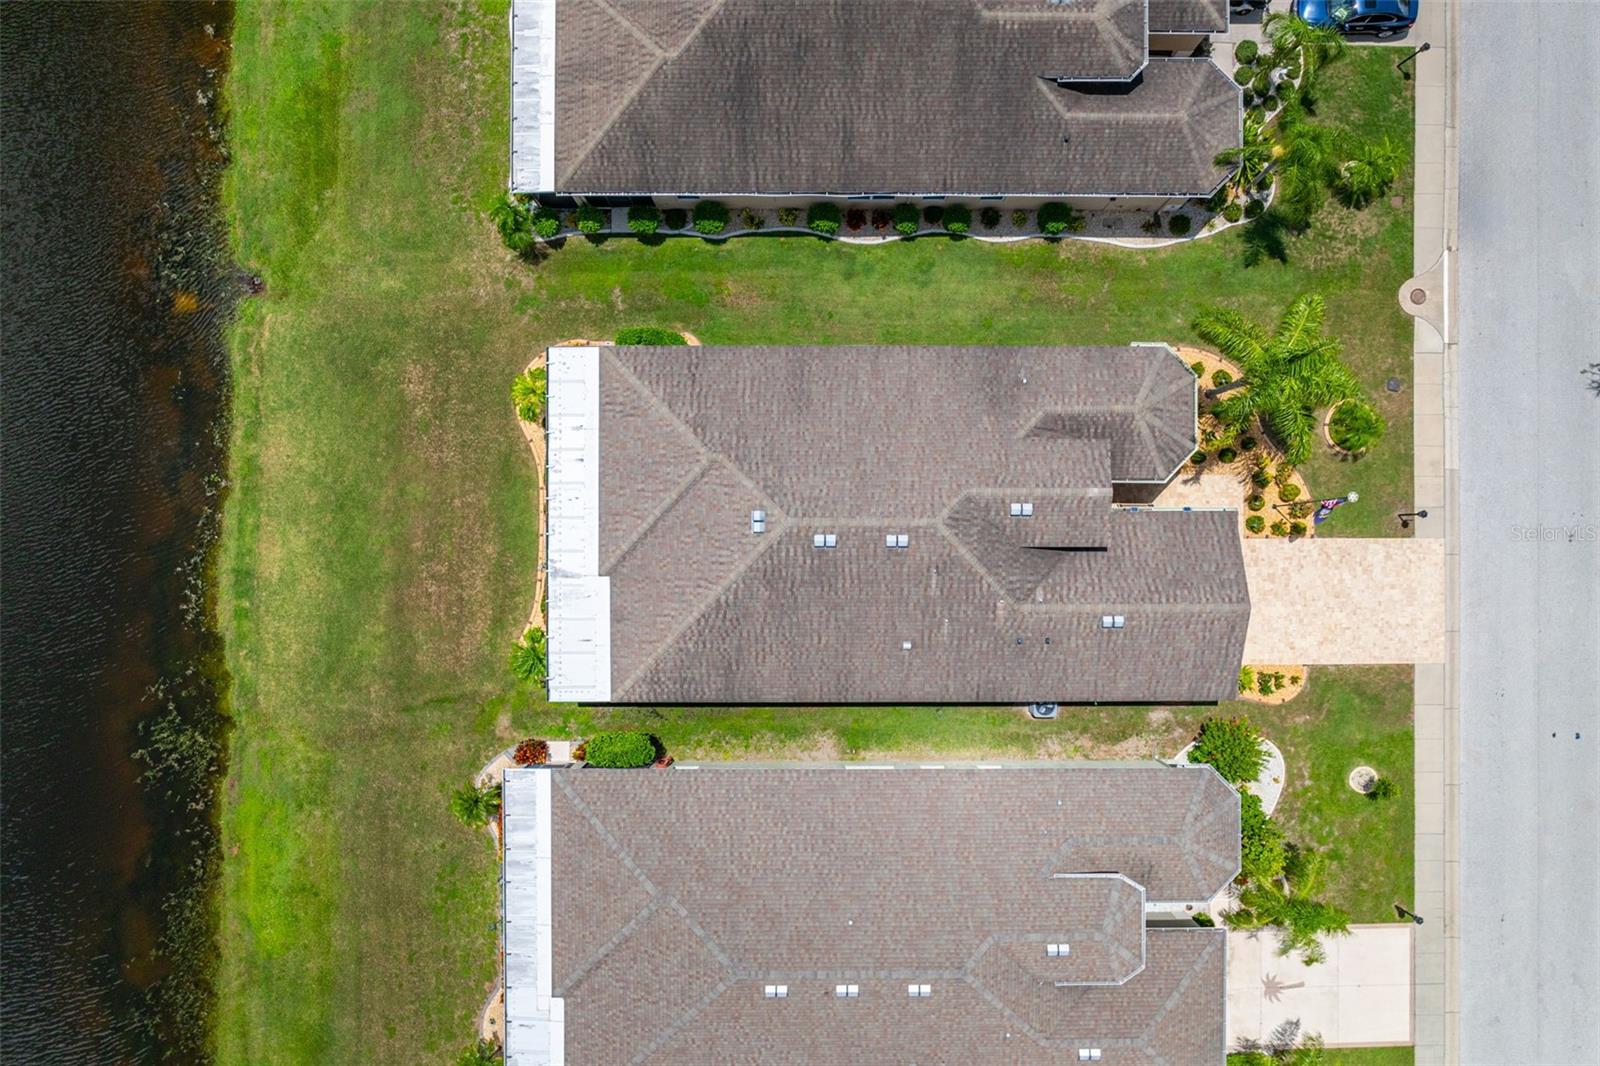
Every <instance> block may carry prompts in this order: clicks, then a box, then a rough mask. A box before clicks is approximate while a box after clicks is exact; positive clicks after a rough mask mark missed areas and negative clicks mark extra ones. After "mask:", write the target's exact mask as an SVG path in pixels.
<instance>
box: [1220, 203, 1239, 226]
mask: <svg viewBox="0 0 1600 1066" xmlns="http://www.w3.org/2000/svg"><path fill="white" fill-rule="evenodd" d="M1222 217H1223V219H1224V220H1226V221H1228V222H1237V221H1239V220H1240V219H1241V218H1243V217H1244V208H1242V207H1240V206H1239V202H1238V201H1237V200H1235V201H1234V202H1233V203H1231V204H1229V205H1228V206H1227V207H1224V208H1223V209H1222Z"/></svg>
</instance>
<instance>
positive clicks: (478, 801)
mask: <svg viewBox="0 0 1600 1066" xmlns="http://www.w3.org/2000/svg"><path fill="white" fill-rule="evenodd" d="M499 809H500V786H499V785H490V786H489V787H487V788H479V787H478V786H477V785H474V784H473V783H472V782H470V781H468V782H467V783H466V784H465V785H463V786H461V787H460V788H458V789H456V790H455V792H454V794H452V795H451V797H450V813H451V814H453V815H455V816H456V817H457V818H458V819H460V820H461V824H462V825H471V826H479V825H483V824H485V823H486V822H488V821H489V819H490V818H493V817H494V812H495V811H497V810H499Z"/></svg>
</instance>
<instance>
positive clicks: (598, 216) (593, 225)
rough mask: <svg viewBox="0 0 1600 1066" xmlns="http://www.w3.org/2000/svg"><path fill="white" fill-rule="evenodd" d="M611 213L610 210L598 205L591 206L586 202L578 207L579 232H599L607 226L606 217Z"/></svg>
mask: <svg viewBox="0 0 1600 1066" xmlns="http://www.w3.org/2000/svg"><path fill="white" fill-rule="evenodd" d="M609 215H610V212H609V211H604V210H601V209H600V208H598V207H590V206H589V205H588V204H584V205H583V206H582V207H580V208H578V232H579V233H599V232H600V231H601V230H602V229H604V228H605V224H606V218H607V216H609Z"/></svg>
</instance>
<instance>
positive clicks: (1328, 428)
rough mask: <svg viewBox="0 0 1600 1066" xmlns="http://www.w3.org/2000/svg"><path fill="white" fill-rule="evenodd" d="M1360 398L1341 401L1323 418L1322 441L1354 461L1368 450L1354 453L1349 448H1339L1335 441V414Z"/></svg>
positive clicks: (1329, 409) (1363, 449)
mask: <svg viewBox="0 0 1600 1066" xmlns="http://www.w3.org/2000/svg"><path fill="white" fill-rule="evenodd" d="M1359 398H1360V397H1356V398H1355V399H1350V400H1340V401H1339V402H1338V403H1336V404H1334V405H1333V406H1332V407H1330V408H1328V411H1327V413H1326V414H1324V415H1323V416H1322V439H1323V440H1324V441H1326V442H1327V444H1328V447H1329V448H1332V449H1333V450H1334V451H1336V452H1338V453H1339V454H1340V455H1346V456H1349V457H1350V458H1352V459H1354V458H1357V457H1358V456H1362V455H1365V454H1367V449H1365V448H1362V449H1361V450H1360V451H1359V452H1353V451H1350V450H1349V449H1348V448H1341V447H1339V444H1338V442H1337V441H1335V440H1334V439H1333V413H1334V412H1335V411H1337V410H1338V409H1339V408H1341V407H1343V406H1344V405H1345V404H1347V403H1355V402H1356V401H1357V400H1358V399H1359Z"/></svg>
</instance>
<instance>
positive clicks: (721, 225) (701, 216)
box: [694, 200, 728, 237]
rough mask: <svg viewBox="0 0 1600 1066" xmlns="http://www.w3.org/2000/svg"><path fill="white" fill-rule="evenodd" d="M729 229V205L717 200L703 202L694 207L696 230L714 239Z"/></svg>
mask: <svg viewBox="0 0 1600 1066" xmlns="http://www.w3.org/2000/svg"><path fill="white" fill-rule="evenodd" d="M727 228H728V205H727V204H724V203H719V202H718V201H716V200H701V201H700V202H699V203H697V204H695V205H694V230H695V232H696V233H701V234H704V235H705V236H707V237H714V236H716V235H717V234H719V233H721V232H722V231H723V230H725V229H727Z"/></svg>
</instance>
